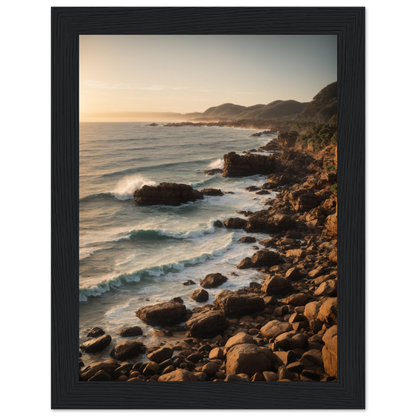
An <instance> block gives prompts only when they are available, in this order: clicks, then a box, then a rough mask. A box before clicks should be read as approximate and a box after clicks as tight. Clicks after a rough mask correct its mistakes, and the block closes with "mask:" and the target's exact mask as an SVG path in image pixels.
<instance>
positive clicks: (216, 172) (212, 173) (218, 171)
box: [204, 168, 222, 176]
mask: <svg viewBox="0 0 416 416" xmlns="http://www.w3.org/2000/svg"><path fill="white" fill-rule="evenodd" d="M204 173H205V174H206V175H210V176H212V175H216V174H218V173H220V174H222V169H218V168H217V169H207V170H204Z"/></svg>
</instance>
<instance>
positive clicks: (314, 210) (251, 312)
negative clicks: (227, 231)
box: [80, 122, 337, 381]
mask: <svg viewBox="0 0 416 416" xmlns="http://www.w3.org/2000/svg"><path fill="white" fill-rule="evenodd" d="M218 123H232V122H218ZM169 124H175V125H176V124H178V125H190V124H191V125H194V124H195V123H190V124H189V123H188V124H186V123H185V124H183V123H169ZM198 125H201V126H202V125H208V126H212V123H211V122H209V123H204V124H201V123H199V124H198ZM216 125H218V124H216ZM219 127H233V128H249V127H246V126H244V127H242V126H230V125H219ZM253 128H254V129H259V128H260V129H263V128H264V129H267V128H268V127H253ZM280 136H282V137H281V139H280V140H279V139H278V138H273V139H272V140H270V141H269V142H268V143H267V144H266V145H265V146H261V147H260V148H259V149H256V150H260V151H264V150H267V152H268V154H267V155H262V154H253V152H252V151H248V152H246V153H245V154H243V155H237V154H235V153H234V152H231V153H229V154H227V155H225V156H224V159H225V163H224V169H223V176H228V177H233V176H250V175H252V174H253V173H252V172H257V173H254V174H260V175H265V183H264V184H263V186H262V187H261V188H259V189H253V190H252V191H253V192H263V193H268V194H270V197H272V199H270V200H268V201H267V202H266V203H265V207H264V209H263V210H260V211H256V212H253V213H250V214H248V215H243V216H244V217H245V218H246V219H242V218H239V220H240V221H236V220H235V219H233V218H230V219H228V220H226V221H224V223H223V226H225V227H226V228H231V229H240V228H243V229H244V230H245V231H246V234H245V235H246V236H245V237H243V238H242V239H240V242H241V243H240V244H245V243H249V244H255V246H256V247H257V248H258V250H257V251H254V250H253V255H252V256H251V258H250V257H246V258H245V259H241V262H240V264H239V265H238V266H237V268H236V271H235V273H236V274H238V269H246V268H251V269H252V270H253V272H254V271H255V270H256V269H257V270H259V272H261V273H263V277H264V283H263V284H259V283H256V282H252V283H250V285H249V286H248V287H244V288H240V289H238V290H236V291H233V292H232V291H229V290H223V291H221V292H220V293H218V294H217V296H216V297H215V300H214V302H213V304H206V305H204V306H202V307H198V306H197V307H195V308H194V309H191V310H189V309H186V308H185V306H184V305H183V301H182V299H180V298H174V299H172V300H171V301H169V302H162V303H161V304H156V305H151V306H145V307H142V308H140V309H139V310H138V311H137V312H136V315H137V317H138V321H137V324H138V325H140V322H141V321H140V319H141V320H142V321H143V322H146V323H147V324H149V325H152V326H155V327H157V328H156V329H155V330H156V331H160V335H161V336H162V337H161V342H160V344H159V345H157V346H152V347H149V348H146V346H145V345H144V344H143V342H142V341H143V339H142V338H141V337H140V331H141V329H140V328H139V327H133V328H129V329H127V334H132V335H130V336H129V337H128V338H126V339H127V341H124V342H122V343H120V344H117V345H116V346H115V347H114V348H113V349H112V351H111V353H110V356H111V357H113V358H112V359H110V360H106V361H102V362H96V363H94V364H92V365H90V366H88V367H84V366H83V365H82V364H83V363H82V354H85V353H87V354H89V353H92V354H93V353H94V351H97V352H98V351H103V350H104V349H106V348H107V347H108V349H109V345H110V343H111V335H108V334H105V333H104V331H102V330H99V329H97V328H95V331H93V332H92V333H90V334H89V335H90V338H88V340H87V341H85V342H84V343H83V344H81V350H82V352H81V351H80V380H82V381H87V380H89V381H111V380H117V381H250V380H251V381H287V380H291V381H314V380H315V381H333V380H336V375H337V366H336V356H337V347H336V343H337V336H336V329H337V327H336V322H337V317H336V315H337V297H336V281H337V272H336V270H337V267H336V261H337V259H336V245H337V241H336V238H337V237H336V200H337V198H336V194H334V190H333V187H334V184H336V173H334V169H336V163H337V160H336V148H335V147H334V146H332V147H331V146H328V147H327V148H325V149H324V150H322V151H321V152H314V153H311V152H309V151H308V150H307V149H306V150H304V149H300V148H299V147H298V146H295V145H294V143H293V142H291V141H290V140H285V137H286V138H288V136H287V135H286V136H285V135H279V137H280ZM252 150H253V149H252ZM276 191H279V193H274V194H273V193H272V192H276ZM256 232H257V233H258V232H261V233H264V234H269V235H270V238H267V239H265V240H262V241H256V240H255V239H254V241H253V239H250V235H251V234H250V233H256ZM242 240H244V241H242ZM224 278H225V280H227V278H226V277H225V276H222V275H221V274H219V273H216V274H214V275H207V277H206V278H205V279H203V280H202V282H201V286H202V288H201V286H198V285H197V284H195V285H194V286H193V287H195V289H196V290H195V291H194V292H193V294H192V295H191V297H192V296H195V298H193V299H198V298H200V299H204V296H206V294H205V292H207V291H208V292H209V289H210V288H212V287H214V288H217V287H219V288H221V284H222V283H223V282H224ZM205 281H206V282H205ZM196 292H197V293H196ZM183 322H186V324H185V325H186V326H185V327H184V326H183ZM181 323H182V325H181ZM120 330H122V328H120ZM184 330H185V331H186V330H187V331H188V332H187V334H186V335H185V334H184V332H185V331H184ZM129 331H130V332H129ZM131 331H133V332H131ZM133 334H134V335H133ZM184 335H185V336H184ZM175 338H176V340H175ZM180 339H184V340H183V341H180ZM144 342H145V341H144ZM133 358H134V359H135V360H137V358H138V359H139V360H140V362H137V363H131V362H130V363H129V362H128V361H126V360H129V359H133ZM147 360H148V361H147Z"/></svg>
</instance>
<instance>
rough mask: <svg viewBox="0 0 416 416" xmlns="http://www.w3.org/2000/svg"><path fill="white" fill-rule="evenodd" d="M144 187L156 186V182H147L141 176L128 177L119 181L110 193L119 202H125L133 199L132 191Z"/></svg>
mask: <svg viewBox="0 0 416 416" xmlns="http://www.w3.org/2000/svg"><path fill="white" fill-rule="evenodd" d="M144 185H156V182H154V181H151V180H148V179H146V178H145V177H144V176H142V175H129V176H125V177H124V178H122V179H120V180H119V181H118V182H117V185H116V187H115V188H114V190H113V191H112V192H111V193H112V195H114V196H115V197H116V198H117V199H119V200H120V201H125V200H127V199H133V194H134V191H135V190H136V189H141V188H142V187H143V186H144Z"/></svg>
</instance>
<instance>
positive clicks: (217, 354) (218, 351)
mask: <svg viewBox="0 0 416 416" xmlns="http://www.w3.org/2000/svg"><path fill="white" fill-rule="evenodd" d="M224 356H225V354H224V349H223V348H213V349H212V350H211V351H210V352H209V356H208V358H209V359H210V360H216V359H219V360H223V359H224Z"/></svg>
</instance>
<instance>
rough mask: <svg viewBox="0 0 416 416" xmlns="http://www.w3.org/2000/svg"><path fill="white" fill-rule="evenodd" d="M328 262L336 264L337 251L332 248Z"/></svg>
mask: <svg viewBox="0 0 416 416" xmlns="http://www.w3.org/2000/svg"><path fill="white" fill-rule="evenodd" d="M328 259H329V261H332V263H335V264H336V263H338V250H337V249H336V248H334V249H333V250H332V251H331V252H330V253H329V256H328Z"/></svg>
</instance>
